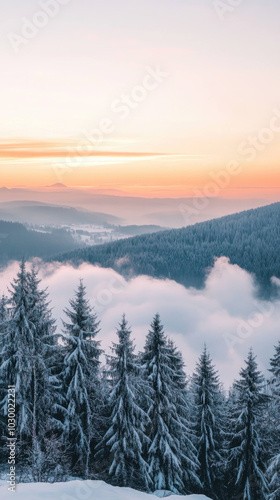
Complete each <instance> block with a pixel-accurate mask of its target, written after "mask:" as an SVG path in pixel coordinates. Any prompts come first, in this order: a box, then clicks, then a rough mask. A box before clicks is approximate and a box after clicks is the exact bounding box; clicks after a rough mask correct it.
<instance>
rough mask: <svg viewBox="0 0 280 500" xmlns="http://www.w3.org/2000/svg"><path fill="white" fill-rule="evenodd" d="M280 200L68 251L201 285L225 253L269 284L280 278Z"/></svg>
mask: <svg viewBox="0 0 280 500" xmlns="http://www.w3.org/2000/svg"><path fill="white" fill-rule="evenodd" d="M279 223H280V203H275V204H273V205H269V206H266V207H262V208H258V209H255V210H248V211H245V212H241V213H238V214H235V215H229V216H226V217H222V218H220V219H215V220H211V221H208V222H203V223H201V224H196V225H194V226H189V227H186V228H182V229H173V230H169V231H162V232H159V233H156V234H149V235H143V236H137V237H134V238H129V239H126V240H122V241H117V242H114V243H109V244H105V245H100V246H97V247H89V248H86V249H83V250H78V251H76V252H71V253H68V254H64V255H62V256H60V257H59V258H58V260H60V261H66V260H72V261H73V262H74V263H79V262H80V261H86V262H90V263H92V264H99V265H101V266H102V267H112V268H113V269H116V270H117V271H118V272H121V273H122V274H123V275H125V276H131V275H139V274H147V275H149V276H154V277H157V278H170V279H174V280H176V281H177V282H179V283H182V284H184V285H186V286H196V287H201V286H202V285H203V283H204V280H205V276H206V273H207V269H208V268H209V267H210V266H212V265H213V262H214V260H215V257H220V256H227V257H229V258H230V260H231V262H232V263H233V264H238V265H239V266H241V267H242V268H244V269H246V270H247V271H249V272H252V273H254V274H255V275H256V276H257V279H258V281H259V282H260V283H261V284H262V285H263V286H265V287H268V285H269V283H270V278H271V277H272V276H276V277H280V252H279V248H280V225H279Z"/></svg>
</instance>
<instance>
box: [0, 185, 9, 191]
mask: <svg viewBox="0 0 280 500" xmlns="http://www.w3.org/2000/svg"><path fill="white" fill-rule="evenodd" d="M0 191H9V189H8V188H7V187H6V186H3V187H1V188H0Z"/></svg>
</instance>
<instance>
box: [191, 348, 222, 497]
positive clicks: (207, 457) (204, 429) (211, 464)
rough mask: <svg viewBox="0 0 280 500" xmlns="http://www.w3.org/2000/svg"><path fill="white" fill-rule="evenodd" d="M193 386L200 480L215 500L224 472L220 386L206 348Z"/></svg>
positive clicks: (205, 491) (193, 380)
mask: <svg viewBox="0 0 280 500" xmlns="http://www.w3.org/2000/svg"><path fill="white" fill-rule="evenodd" d="M192 385H193V394H194V411H195V422H196V424H195V431H196V437H197V441H198V443H197V446H198V460H199V464H200V466H199V478H200V481H201V484H202V491H203V493H204V494H205V495H207V496H210V497H211V498H214V499H216V498H219V496H220V495H219V493H220V490H221V482H222V471H223V459H222V457H221V453H220V452H221V449H222V445H223V438H222V434H223V423H222V415H221V385H220V381H219V376H218V374H217V372H216V370H215V368H214V366H213V363H212V360H211V358H210V354H209V353H208V351H207V347H206V346H205V347H204V350H203V352H202V354H201V356H200V358H199V361H198V363H197V365H196V370H195V372H194V374H193V378H192Z"/></svg>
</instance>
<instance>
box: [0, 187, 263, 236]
mask: <svg viewBox="0 0 280 500" xmlns="http://www.w3.org/2000/svg"><path fill="white" fill-rule="evenodd" d="M109 192H110V193H112V194H104V190H93V189H85V190H83V189H70V188H68V187H67V186H64V185H61V184H60V183H58V184H56V185H54V186H50V187H46V188H41V189H37V190H28V189H25V188H21V189H20V188H17V189H7V188H5V187H3V188H0V211H1V209H2V214H3V211H4V212H5V211H8V212H9V214H10V216H11V217H15V212H16V207H15V206H14V207H11V206H10V205H8V206H7V205H6V206H5V205H2V206H1V203H2V204H3V203H5V204H7V202H15V201H16V202H30V201H32V202H33V203H34V202H37V203H38V202H39V203H40V205H41V207H42V206H43V204H47V205H56V206H63V207H72V208H75V209H78V210H87V211H89V212H94V213H95V217H97V218H98V217H101V218H102V219H103V218H104V220H106V221H107V222H109V220H111V222H112V219H110V217H113V218H114V221H115V222H113V223H116V220H118V221H119V222H120V221H122V222H121V223H122V224H124V225H126V224H137V225H139V224H140V225H151V224H155V225H160V226H164V227H174V228H179V227H182V226H186V225H189V224H194V223H196V222H203V221H205V220H209V219H213V218H217V217H221V216H223V215H228V214H231V213H235V212H238V211H240V210H247V209H250V208H256V207H259V206H264V205H267V204H268V203H269V202H268V201H267V200H264V199H222V198H209V199H207V198H206V199H201V198H198V199H196V198H141V197H132V196H125V195H124V194H123V192H122V191H117V190H113V192H112V191H109ZM19 206H20V205H18V207H19ZM27 206H29V207H31V204H30V203H29V205H28V204H25V208H24V213H25V214H26V216H28V217H31V216H32V217H35V218H36V220H38V215H37V213H36V214H35V215H34V214H33V213H32V212H36V211H37V206H36V207H34V205H33V207H34V208H33V210H32V209H31V208H27ZM197 207H198V208H197ZM46 211H47V209H44V208H40V213H41V215H44V216H46ZM48 212H49V213H50V212H51V209H48ZM52 212H53V214H54V213H55V210H54V208H53V207H52ZM57 214H58V217H60V216H62V214H61V212H60V213H58V212H57ZM4 215H5V214H4ZM4 215H1V213H0V218H5V220H17V221H19V222H26V221H23V218H22V217H23V214H20V217H21V218H20V219H19V218H17V219H15V218H12V219H7V218H6V217H7V216H8V215H7V216H6V217H4ZM68 216H70V217H71V214H70V212H69V211H68V212H67V217H68ZM80 216H81V214H79V217H80ZM16 217H18V214H17V215H16ZM63 217H66V211H64V214H63ZM73 217H77V214H76V213H74V212H73ZM83 217H84V218H85V217H86V215H85V214H84V215H83ZM87 217H89V215H87ZM41 224H43V222H42V221H41Z"/></svg>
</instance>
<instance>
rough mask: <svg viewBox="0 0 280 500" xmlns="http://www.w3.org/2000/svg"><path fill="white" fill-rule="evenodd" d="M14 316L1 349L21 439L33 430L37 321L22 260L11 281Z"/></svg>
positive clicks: (4, 410) (3, 408)
mask: <svg viewBox="0 0 280 500" xmlns="http://www.w3.org/2000/svg"><path fill="white" fill-rule="evenodd" d="M10 306H11V318H10V321H9V326H8V328H7V332H6V334H5V341H4V346H3V349H2V360H1V361H2V364H1V368H0V372H1V376H2V377H3V379H4V380H5V383H6V386H9V385H10V386H13V385H14V386H15V389H16V415H17V422H16V429H17V437H18V438H19V440H20V441H21V442H23V441H25V440H26V439H28V438H30V436H31V434H32V425H30V422H31V421H32V396H31V394H32V375H33V369H32V367H33V356H34V348H35V344H34V324H33V322H32V321H31V319H30V311H31V303H30V295H29V284H28V273H27V270H26V264H25V262H24V261H22V263H21V265H20V270H19V272H18V274H17V277H16V279H15V280H14V281H13V283H12V284H11V298H10ZM7 409H8V400H7V392H6V393H5V395H4V397H3V398H2V401H1V411H2V414H3V415H4V416H6V415H7Z"/></svg>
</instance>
